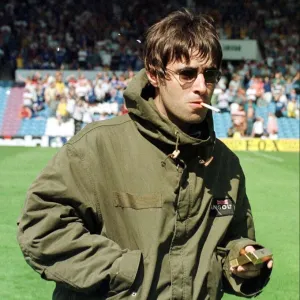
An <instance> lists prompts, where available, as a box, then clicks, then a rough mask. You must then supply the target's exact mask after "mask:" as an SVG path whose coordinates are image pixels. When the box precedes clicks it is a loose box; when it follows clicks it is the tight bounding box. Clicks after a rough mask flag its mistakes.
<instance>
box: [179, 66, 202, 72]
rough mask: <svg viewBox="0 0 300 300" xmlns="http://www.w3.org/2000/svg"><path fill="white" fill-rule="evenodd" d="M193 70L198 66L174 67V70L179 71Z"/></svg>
mask: <svg viewBox="0 0 300 300" xmlns="http://www.w3.org/2000/svg"><path fill="white" fill-rule="evenodd" d="M186 70H187V71H190V70H191V71H194V70H196V71H198V70H199V68H198V67H189V66H186V67H182V68H177V69H176V72H180V71H186Z"/></svg>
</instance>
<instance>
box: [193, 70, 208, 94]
mask: <svg viewBox="0 0 300 300" xmlns="http://www.w3.org/2000/svg"><path fill="white" fill-rule="evenodd" d="M192 89H193V91H194V92H195V93H199V94H203V93H205V92H206V89H207V86H206V83H205V79H204V76H203V74H202V73H199V74H198V76H197V78H196V80H195V81H194V83H193V86H192Z"/></svg>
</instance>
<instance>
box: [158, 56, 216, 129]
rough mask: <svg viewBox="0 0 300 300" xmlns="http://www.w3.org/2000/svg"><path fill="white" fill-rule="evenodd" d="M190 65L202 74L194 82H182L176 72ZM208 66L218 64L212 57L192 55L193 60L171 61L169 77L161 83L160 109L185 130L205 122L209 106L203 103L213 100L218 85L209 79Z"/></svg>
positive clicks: (212, 66) (168, 69) (168, 66)
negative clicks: (206, 72) (187, 62)
mask: <svg viewBox="0 0 300 300" xmlns="http://www.w3.org/2000/svg"><path fill="white" fill-rule="evenodd" d="M189 68H192V69H194V68H196V69H197V71H198V76H197V78H196V79H195V80H194V81H193V82H191V83H189V84H182V82H181V81H180V78H179V75H178V74H176V72H177V73H178V72H179V71H181V70H185V69H189ZM208 68H216V66H215V65H214V64H213V63H212V62H211V61H207V60H205V61H203V60H200V59H199V58H197V57H192V59H191V60H190V63H189V64H186V63H184V62H173V63H169V64H168V65H167V72H168V74H169V80H168V79H166V80H165V84H159V86H158V94H157V96H156V97H155V104H156V106H157V109H158V110H159V112H160V113H161V114H162V115H163V116H165V117H167V118H168V119H169V120H171V121H172V122H173V123H174V124H175V125H177V126H178V127H179V128H181V129H182V130H183V131H187V130H188V128H189V126H190V125H191V124H196V123H201V122H202V121H203V120H204V119H205V117H206V113H207V108H205V107H202V105H201V103H202V102H204V103H207V104H209V103H210V100H211V97H212V94H213V91H214V88H215V83H207V82H205V79H204V75H203V73H202V72H203V71H204V70H205V69H208ZM174 72H175V73H174Z"/></svg>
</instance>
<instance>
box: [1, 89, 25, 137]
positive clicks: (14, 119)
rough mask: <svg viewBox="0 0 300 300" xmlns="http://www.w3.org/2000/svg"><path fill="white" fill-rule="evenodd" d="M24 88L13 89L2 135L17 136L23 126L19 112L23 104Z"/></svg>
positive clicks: (9, 97)
mask: <svg viewBox="0 0 300 300" xmlns="http://www.w3.org/2000/svg"><path fill="white" fill-rule="evenodd" d="M23 92H24V87H13V88H11V90H10V94H9V96H8V99H7V105H6V109H5V112H4V118H3V125H2V130H1V135H5V136H15V135H17V132H18V130H19V128H20V125H21V119H20V118H19V112H20V110H21V107H22V104H23Z"/></svg>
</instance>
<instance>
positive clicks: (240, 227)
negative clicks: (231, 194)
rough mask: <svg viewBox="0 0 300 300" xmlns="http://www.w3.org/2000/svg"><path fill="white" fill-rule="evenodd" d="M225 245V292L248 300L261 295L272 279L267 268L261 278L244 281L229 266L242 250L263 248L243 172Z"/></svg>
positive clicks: (264, 268)
mask: <svg viewBox="0 0 300 300" xmlns="http://www.w3.org/2000/svg"><path fill="white" fill-rule="evenodd" d="M223 245H224V247H225V249H224V248H223V250H224V251H223V253H226V255H225V257H224V259H223V263H224V264H223V270H224V276H225V280H224V282H223V286H224V291H225V292H226V293H229V294H235V295H237V296H242V297H247V298H251V297H253V296H257V295H258V294H260V293H261V292H262V289H263V287H264V286H265V285H266V284H267V283H268V281H269V278H270V274H271V270H269V269H268V268H267V266H264V267H263V268H262V270H261V272H260V275H259V276H257V277H255V278H251V279H243V278H240V277H238V276H236V275H234V274H232V272H230V266H229V261H230V260H232V259H235V258H237V257H238V256H239V253H240V250H241V249H243V248H245V247H246V246H248V245H253V246H254V247H256V248H263V246H261V245H260V244H258V243H257V242H256V239H255V229H254V223H253V217H252V213H251V207H250V204H249V200H248V197H247V194H246V188H245V177H244V174H243V172H242V171H241V178H240V184H239V191H238V199H237V201H236V207H235V213H234V216H233V220H232V222H231V224H230V226H229V229H228V231H227V233H226V236H225V238H224V240H223Z"/></svg>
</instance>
